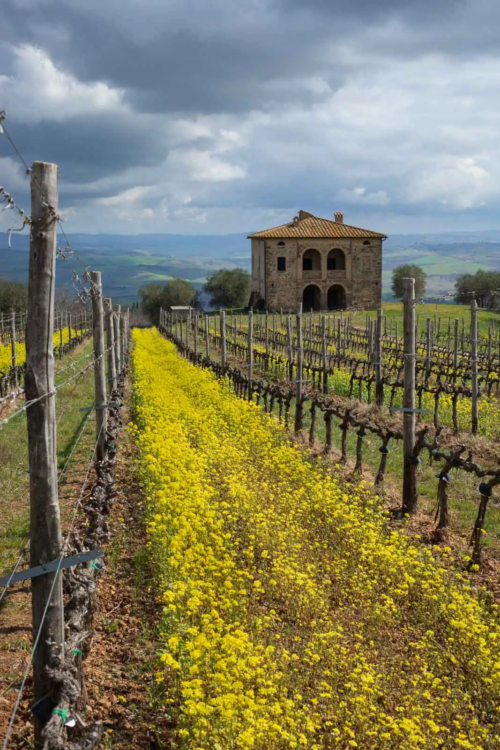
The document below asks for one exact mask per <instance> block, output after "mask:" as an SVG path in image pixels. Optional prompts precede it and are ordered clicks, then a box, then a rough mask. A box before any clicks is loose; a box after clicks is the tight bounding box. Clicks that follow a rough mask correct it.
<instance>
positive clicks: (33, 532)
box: [25, 162, 64, 748]
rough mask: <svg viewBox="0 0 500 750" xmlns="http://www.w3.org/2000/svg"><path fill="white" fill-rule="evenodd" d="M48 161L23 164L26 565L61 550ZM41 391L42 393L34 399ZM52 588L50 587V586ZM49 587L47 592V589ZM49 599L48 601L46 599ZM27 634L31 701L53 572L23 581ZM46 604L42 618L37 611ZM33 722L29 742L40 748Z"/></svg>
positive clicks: (53, 172)
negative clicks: (31, 640) (27, 184)
mask: <svg viewBox="0 0 500 750" xmlns="http://www.w3.org/2000/svg"><path fill="white" fill-rule="evenodd" d="M57 178H58V168H57V165H56V164H47V163H45V162H35V163H34V164H33V167H32V169H31V218H32V225H31V230H32V231H31V235H30V259H29V282H28V322H27V327H26V377H25V390H26V401H27V402H28V401H32V400H34V399H40V400H39V401H37V402H36V403H34V404H32V405H31V406H30V407H29V408H28V409H27V410H26V417H27V425H28V450H29V476H30V506H31V521H30V565H31V566H32V567H35V566H37V565H43V564H44V563H47V562H49V561H52V560H57V559H58V558H59V557H60V556H61V555H62V551H63V550H62V540H61V522H60V516H59V502H58V491H57V440H56V414H55V392H54V349H53V346H54V344H53V334H54V292H55V259H56V244H57V237H56V227H57V222H56V220H55V216H56V215H57V207H58V195H57ZM45 394H46V398H40V397H41V396H44V395H45ZM52 587H54V588H53V590H52ZM51 591H52V594H51ZM49 596H50V602H49ZM31 598H32V612H33V633H34V636H35V637H36V635H38V632H39V631H40V639H39V642H38V646H37V648H36V650H35V654H34V658H33V678H34V687H33V693H34V700H35V701H37V700H40V699H41V698H43V697H44V696H45V695H47V694H49V693H50V692H51V681H50V678H49V677H48V675H47V672H46V668H47V667H48V666H49V664H50V662H51V660H52V656H53V655H54V654H55V653H57V651H61V650H62V649H63V648H64V611H63V592H62V576H61V573H60V572H59V573H57V574H55V573H48V574H46V575H43V576H38V577H36V578H33V579H32V580H31ZM46 608H47V612H46V615H45V617H44V612H45V609H46ZM42 728H43V727H42V726H41V725H40V723H39V722H35V747H37V748H40V747H41V746H42V737H41V734H42Z"/></svg>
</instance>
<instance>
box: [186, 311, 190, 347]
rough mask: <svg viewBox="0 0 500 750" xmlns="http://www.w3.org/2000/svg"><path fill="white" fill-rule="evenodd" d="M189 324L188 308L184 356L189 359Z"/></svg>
mask: <svg viewBox="0 0 500 750" xmlns="http://www.w3.org/2000/svg"><path fill="white" fill-rule="evenodd" d="M190 325H191V308H189V310H188V314H187V318H186V357H188V359H189V328H190Z"/></svg>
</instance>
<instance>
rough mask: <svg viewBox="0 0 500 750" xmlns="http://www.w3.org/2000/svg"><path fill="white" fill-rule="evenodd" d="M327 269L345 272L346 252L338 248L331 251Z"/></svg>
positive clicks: (327, 260)
mask: <svg viewBox="0 0 500 750" xmlns="http://www.w3.org/2000/svg"><path fill="white" fill-rule="evenodd" d="M326 267H327V269H328V271H345V255H344V251H343V250H341V249H340V248H338V247H337V248H335V249H334V250H330V252H329V253H328V258H327V259H326Z"/></svg>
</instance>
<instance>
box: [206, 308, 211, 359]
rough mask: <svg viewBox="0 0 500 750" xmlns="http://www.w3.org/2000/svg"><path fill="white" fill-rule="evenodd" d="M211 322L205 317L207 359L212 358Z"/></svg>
mask: <svg viewBox="0 0 500 750" xmlns="http://www.w3.org/2000/svg"><path fill="white" fill-rule="evenodd" d="M209 339H210V321H209V320H208V315H205V354H206V357H207V359H209V357H210V340H209Z"/></svg>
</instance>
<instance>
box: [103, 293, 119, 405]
mask: <svg viewBox="0 0 500 750" xmlns="http://www.w3.org/2000/svg"><path fill="white" fill-rule="evenodd" d="M103 303H104V323H105V328H106V349H107V359H108V383H109V384H110V388H111V390H112V391H114V390H116V386H117V381H116V363H115V328H114V325H113V305H112V302H111V298H110V297H105V298H104V300H103Z"/></svg>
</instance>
